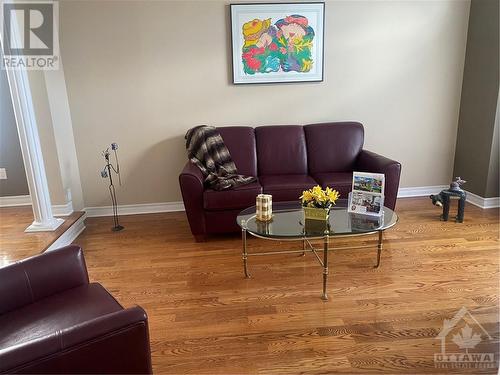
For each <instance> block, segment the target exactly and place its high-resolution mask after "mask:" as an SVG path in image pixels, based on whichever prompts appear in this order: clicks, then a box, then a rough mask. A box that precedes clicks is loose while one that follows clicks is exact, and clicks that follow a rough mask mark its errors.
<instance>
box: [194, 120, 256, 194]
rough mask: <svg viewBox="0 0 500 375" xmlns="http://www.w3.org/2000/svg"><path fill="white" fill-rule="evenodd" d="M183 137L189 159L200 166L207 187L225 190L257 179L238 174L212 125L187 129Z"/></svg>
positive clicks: (220, 137) (222, 141)
mask: <svg viewBox="0 0 500 375" xmlns="http://www.w3.org/2000/svg"><path fill="white" fill-rule="evenodd" d="M185 138H186V149H187V151H188V157H189V160H190V161H191V162H192V163H194V164H195V165H196V166H198V168H200V170H201V172H202V173H203V175H204V176H205V185H206V186H207V187H209V188H212V189H214V190H225V189H231V188H233V187H236V186H240V185H245V184H249V183H251V182H254V181H256V180H257V179H256V178H255V177H252V176H243V175H240V174H238V170H237V169H236V165H235V164H234V162H233V160H232V159H231V155H230V154H229V150H228V149H227V147H226V145H225V144H224V140H223V139H222V136H221V135H220V133H219V132H218V131H217V129H216V128H214V127H213V126H206V125H203V126H197V127H195V128H192V129H189V130H188V132H187V133H186V137H185Z"/></svg>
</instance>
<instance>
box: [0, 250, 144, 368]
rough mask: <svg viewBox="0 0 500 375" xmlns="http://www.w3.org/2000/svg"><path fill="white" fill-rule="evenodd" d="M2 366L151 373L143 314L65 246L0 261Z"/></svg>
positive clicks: (77, 251)
mask: <svg viewBox="0 0 500 375" xmlns="http://www.w3.org/2000/svg"><path fill="white" fill-rule="evenodd" d="M0 373H9V374H12V373H31V374H33V373H51V374H62V373H64V374H75V373H87V374H90V373H100V374H112V373H121V374H130V373H135V374H145V373H147V374H150V373H152V369H151V354H150V348H149V334H148V321H147V315H146V313H145V311H144V310H143V309H141V308H140V307H132V308H129V309H124V308H123V307H122V306H121V305H120V304H119V303H118V302H117V301H116V300H115V299H114V298H113V296H111V294H109V293H108V292H107V291H106V289H104V288H103V287H102V286H101V285H100V284H97V283H89V279H88V275H87V269H86V267H85V260H84V257H83V252H82V249H81V248H79V247H78V246H67V247H64V248H61V249H58V250H54V251H50V252H47V253H44V254H41V255H38V256H34V257H32V258H28V259H26V260H23V261H20V262H17V263H14V264H11V265H9V266H7V267H4V268H1V269H0Z"/></svg>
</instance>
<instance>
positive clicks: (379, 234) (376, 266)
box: [374, 230, 384, 268]
mask: <svg viewBox="0 0 500 375" xmlns="http://www.w3.org/2000/svg"><path fill="white" fill-rule="evenodd" d="M383 233H384V232H383V231H381V230H380V231H379V232H378V246H377V247H378V249H377V264H376V265H375V267H374V268H378V266H380V255H381V254H382V246H383V245H382V239H383V238H382V236H383Z"/></svg>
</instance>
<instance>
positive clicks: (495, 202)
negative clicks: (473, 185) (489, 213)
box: [467, 191, 500, 208]
mask: <svg viewBox="0 0 500 375" xmlns="http://www.w3.org/2000/svg"><path fill="white" fill-rule="evenodd" d="M467 202H469V203H470V204H473V205H474V206H478V207H480V208H497V207H500V197H494V198H483V197H481V196H479V195H477V194H474V193H471V192H470V191H468V192H467Z"/></svg>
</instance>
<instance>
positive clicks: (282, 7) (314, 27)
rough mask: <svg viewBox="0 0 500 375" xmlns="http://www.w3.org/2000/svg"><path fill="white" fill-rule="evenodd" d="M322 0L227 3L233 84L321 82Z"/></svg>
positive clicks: (323, 4)
mask: <svg viewBox="0 0 500 375" xmlns="http://www.w3.org/2000/svg"><path fill="white" fill-rule="evenodd" d="M324 15H325V3H323V2H310V3H272V4H248V3H247V4H231V36H232V51H233V55H232V57H233V83H234V84H243V83H282V82H321V81H323V50H324V48H323V38H324V17H325V16H324Z"/></svg>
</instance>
